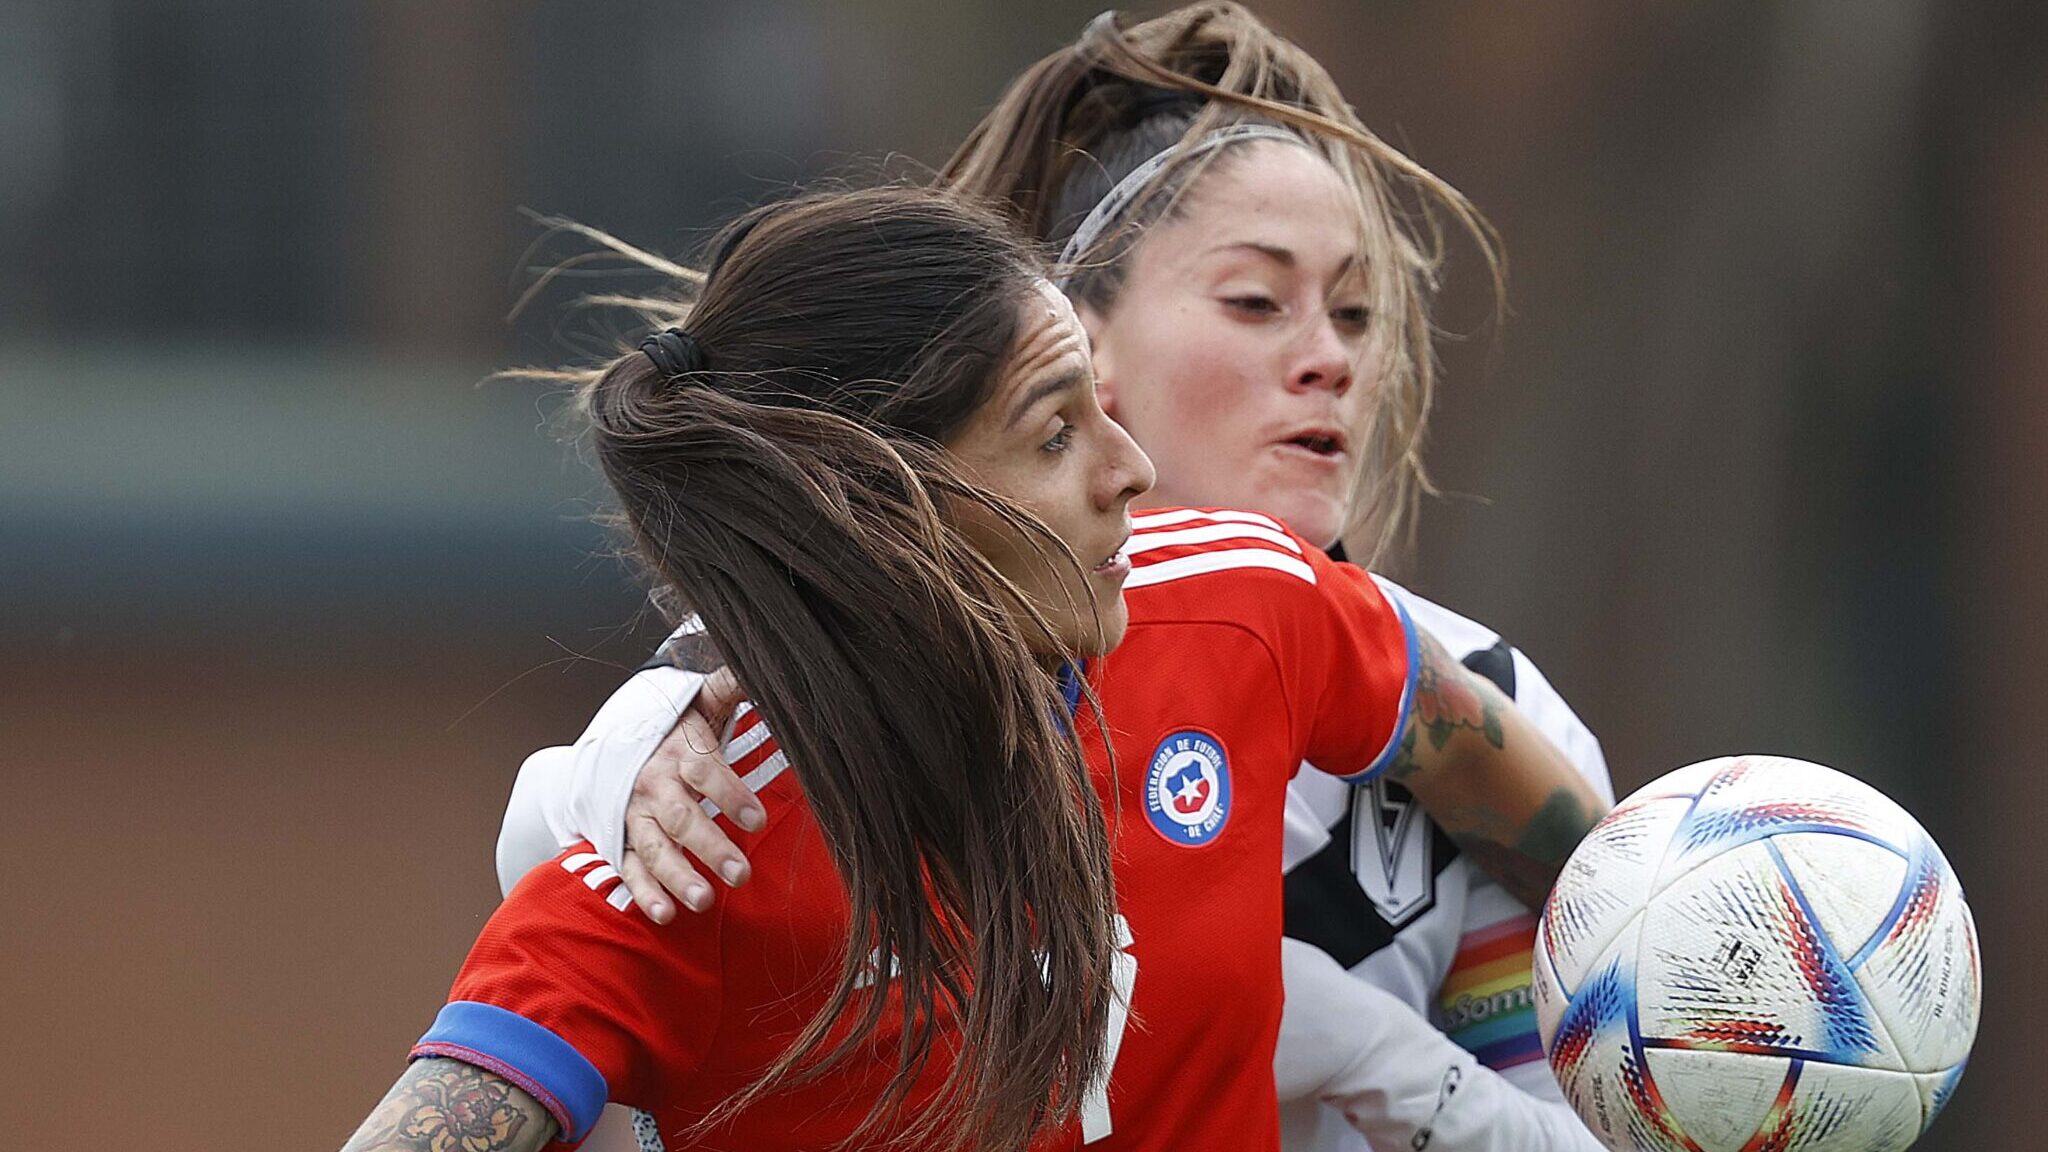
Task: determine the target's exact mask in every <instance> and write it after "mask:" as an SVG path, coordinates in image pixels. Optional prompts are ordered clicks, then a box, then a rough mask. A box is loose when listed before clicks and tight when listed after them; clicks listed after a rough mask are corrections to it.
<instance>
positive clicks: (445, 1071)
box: [342, 1059, 555, 1152]
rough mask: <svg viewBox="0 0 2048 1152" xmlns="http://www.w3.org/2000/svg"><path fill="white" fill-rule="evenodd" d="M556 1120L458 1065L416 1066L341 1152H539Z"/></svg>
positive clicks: (487, 1076) (501, 1083)
mask: <svg viewBox="0 0 2048 1152" xmlns="http://www.w3.org/2000/svg"><path fill="white" fill-rule="evenodd" d="M554 1135H555V1119H554V1117H552V1116H550V1115H548V1112H547V1109H545V1108H542V1107H541V1106H540V1104H539V1103H537V1102H536V1101H535V1100H534V1098H533V1097H531V1096H528V1095H527V1094H526V1093H525V1092H523V1091H521V1090H520V1089H519V1088H517V1087H516V1086H514V1085H513V1084H512V1083H511V1082H509V1081H507V1080H505V1079H503V1078H502V1077H499V1076H496V1075H493V1074H492V1073H490V1072H486V1071H484V1070H483V1069H481V1068H478V1067H476V1066H474V1065H471V1064H464V1063H462V1062H461V1061H459V1060H442V1059H427V1060H415V1061H413V1063H412V1065H411V1066H410V1067H408V1068H407V1069H406V1070H405V1075H403V1076H400V1077H399V1078H398V1083H396V1084H394V1085H392V1086H391V1091H390V1092H389V1093H388V1094H386V1095H385V1097H384V1100H383V1102H382V1103H380V1104H378V1105H377V1109H376V1111H374V1112H371V1113H370V1117H369V1119H367V1120H364V1121H363V1124H362V1127H360V1128H358V1129H356V1134H355V1135H354V1136H352V1137H350V1138H349V1142H348V1144H347V1145H345V1146H344V1147H343V1148H342V1152H538V1150H539V1149H540V1148H542V1147H544V1146H545V1145H546V1144H547V1142H548V1141H549V1140H552V1139H553V1138H554Z"/></svg>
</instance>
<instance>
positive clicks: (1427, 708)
mask: <svg viewBox="0 0 2048 1152" xmlns="http://www.w3.org/2000/svg"><path fill="white" fill-rule="evenodd" d="M1418 648H1419V650H1420V657H1421V659H1420V661H1419V664H1420V666H1419V667H1417V668H1416V670H1415V700H1414V709H1415V712H1414V717H1413V720H1412V722H1411V723H1410V724H1409V725H1408V731H1407V732H1406V733H1405V734H1404V735H1403V736H1402V738H1401V751H1400V752H1399V753H1398V754H1396V755H1395V757H1394V762H1393V764H1391V765H1389V766H1388V769H1387V772H1388V774H1389V775H1390V776H1392V777H1393V778H1394V779H1396V780H1400V779H1403V778H1405V777H1408V776H1412V775H1414V774H1415V772H1416V770H1417V769H1419V768H1421V766H1422V765H1421V763H1420V762H1419V761H1418V760H1417V759H1416V746H1417V744H1418V742H1419V741H1421V740H1424V739H1427V740H1428V741H1429V747H1430V750H1431V751H1435V752H1441V751H1443V748H1444V745H1446V744H1449V743H1450V742H1451V738H1452V737H1453V736H1456V735H1457V734H1458V733H1459V732H1461V731H1466V732H1476V733H1478V734H1479V735H1480V736H1481V737H1483V738H1484V739H1485V740H1486V742H1487V743H1488V744H1491V745H1493V746H1494V747H1495V748H1504V747H1506V746H1507V733H1506V732H1505V731H1504V730H1503V729H1502V727H1501V720H1500V717H1501V710H1502V709H1503V708H1506V707H1507V706H1508V705H1507V701H1505V700H1504V699H1502V698H1501V697H1500V693H1499V692H1498V691H1489V690H1488V687H1489V686H1487V685H1485V684H1484V682H1483V681H1480V680H1479V679H1478V677H1476V676H1474V675H1472V674H1471V673H1469V672H1467V671H1466V670H1465V667H1464V666H1463V665H1461V664H1459V663H1458V662H1457V661H1455V660H1453V659H1451V654H1450V653H1449V652H1446V651H1444V646H1443V645H1442V644H1439V643H1437V640H1436V637H1434V636H1431V635H1430V634H1429V633H1427V632H1424V633H1423V634H1422V636H1421V641H1420V643H1419V644H1418Z"/></svg>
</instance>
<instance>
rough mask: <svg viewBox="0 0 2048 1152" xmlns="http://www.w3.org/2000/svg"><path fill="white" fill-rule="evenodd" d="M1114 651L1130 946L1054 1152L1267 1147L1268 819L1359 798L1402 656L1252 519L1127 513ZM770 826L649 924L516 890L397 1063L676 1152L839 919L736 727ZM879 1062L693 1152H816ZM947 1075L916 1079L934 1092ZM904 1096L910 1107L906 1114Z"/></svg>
mask: <svg viewBox="0 0 2048 1152" xmlns="http://www.w3.org/2000/svg"><path fill="white" fill-rule="evenodd" d="M1134 527H1135V528H1136V534H1135V535H1134V536H1133V537H1132V539H1131V543H1130V545H1129V547H1128V552H1129V553H1130V556H1131V563H1132V566H1133V570H1132V573H1131V576H1130V579H1129V581H1128V582H1127V584H1126V589H1127V597H1126V599H1127V601H1128V603H1129V605H1130V614H1131V626H1130V631H1129V633H1128V634H1127V636H1126V639H1125V641H1124V643H1123V645H1122V646H1121V647H1119V648H1118V649H1117V650H1116V651H1115V652H1113V653H1111V654H1110V655H1109V656H1107V657H1105V658H1103V659H1102V660H1099V661H1096V662H1095V663H1094V665H1093V666H1092V667H1091V668H1090V669H1089V681H1090V684H1091V686H1092V687H1093V689H1094V691H1095V692H1096V694H1097V696H1098V698H1099V700H1100V701H1101V708H1102V715H1103V716H1104V717H1106V718H1107V724H1106V726H1107V728H1108V729H1109V731H1110V733H1111V735H1112V738H1113V741H1114V745H1115V757H1114V760H1113V762H1112V758H1111V757H1110V756H1109V754H1108V750H1107V749H1106V748H1105V747H1104V746H1103V742H1102V738H1101V736H1100V734H1099V729H1098V726H1097V725H1096V724H1095V722H1094V718H1093V717H1092V716H1091V715H1090V714H1088V713H1087V712H1086V711H1085V710H1084V711H1083V712H1082V714H1081V715H1080V716H1079V717H1077V721H1078V723H1077V727H1078V730H1079V731H1080V733H1081V736H1082V740H1083V744H1084V746H1085V748H1086V749H1087V753H1088V757H1089V762H1090V765H1091V768H1092V770H1093V772H1094V779H1095V783H1096V786H1097V788H1098V790H1099V791H1100V793H1101V795H1102V797H1103V802H1104V805H1105V808H1106V810H1107V812H1108V818H1109V821H1110V835H1111V840H1112V845H1113V860H1114V867H1115V869H1116V875H1117V891H1118V901H1119V906H1120V910H1121V912H1122V916H1123V919H1124V921H1125V923H1126V925H1127V927H1128V938H1127V942H1126V957H1127V958H1126V960H1125V962H1124V963H1123V964H1122V965H1121V966H1120V969H1119V972H1118V976H1119V985H1120V987H1121V991H1122V994H1121V995H1120V1000H1121V1002H1122V1003H1124V1004H1126V1005H1128V1009H1129V1011H1128V1013H1119V1014H1118V1015H1117V1017H1116V1019H1115V1021H1114V1025H1113V1031H1112V1036H1111V1044H1112V1045H1113V1048H1112V1052H1113V1054H1114V1058H1113V1064H1112V1070H1111V1076H1110V1081H1109V1084H1108V1086H1107V1090H1106V1092H1105V1091H1098V1092H1097V1093H1095V1094H1093V1095H1091V1097H1090V1098H1089V1100H1088V1101H1087V1104H1086V1106H1085V1107H1084V1109H1083V1113H1084V1114H1083V1117H1082V1121H1081V1124H1080V1125H1079V1126H1078V1130H1075V1131H1068V1132H1059V1133H1052V1134H1049V1136H1048V1138H1047V1139H1046V1140H1045V1141H1042V1142H1041V1143H1043V1144H1044V1145H1046V1146H1048V1147H1079V1146H1081V1145H1084V1144H1085V1145H1086V1147H1087V1149H1088V1150H1089V1152H1098V1150H1107V1149H1174V1150H1176V1152H1190V1150H1197V1152H1199V1150H1202V1149H1217V1150H1219V1152H1220V1150H1222V1149H1231V1150H1233V1152H1236V1150H1243V1149H1274V1148H1278V1146H1279V1124H1278V1117H1277V1105H1276V1101H1275V1096H1274V1087H1273V1067H1272V1057H1273V1044H1274V1040H1275V1037H1276V1036H1277V1034H1278V1030H1279V1021H1280V1006H1281V986H1280V944H1279V941H1280V934H1281V869H1280V846H1281V832H1282V813H1283V811H1284V809H1285V798H1286V787H1287V781H1288V780H1289V779H1290V778H1291V777H1292V775H1293V773H1294V772H1295V770H1296V768H1297V767H1298V766H1299V765H1300V764H1301V763H1302V762H1303V761H1304V760H1310V761H1313V762H1314V763H1315V764H1316V765H1318V766H1320V767H1321V768H1322V769H1323V770H1326V771H1332V772H1337V773H1341V774H1344V775H1346V776H1349V777H1353V778H1362V777H1365V776H1369V775H1371V774H1372V773H1374V772H1376V771H1378V770H1379V769H1380V768H1382V767H1384V765H1385V764H1386V762H1387V761H1388V760H1390V759H1391V757H1392V754H1393V751H1394V748H1395V742H1396V740H1397V738H1398V735H1399V733H1400V730H1401V727H1402V724H1403V722H1404V721H1405V718H1406V715H1407V709H1408V706H1409V697H1410V696H1411V695H1412V693H1413V683H1414V674H1413V667H1414V663H1415V659H1414V637H1413V632H1412V629H1411V628H1410V627H1409V626H1408V624H1407V622H1406V620H1405V618H1404V617H1403V616H1402V615H1401V613H1400V610H1399V609H1398V608H1397V607H1396V606H1395V605H1394V604H1393V603H1392V602H1391V601H1390V600H1389V599H1388V598H1387V597H1385V596H1383V595H1381V594H1380V592H1379V589H1378V587H1377V586H1376V585H1375V584H1374V583H1373V581H1372V578H1371V577H1370V576H1368V575H1366V574H1365V573H1363V572H1362V571H1360V570H1358V569H1356V568H1352V567H1350V566H1348V565H1340V564H1337V563H1334V562H1332V561H1330V560H1329V559H1327V558H1326V557H1324V556H1323V555H1322V553H1320V552H1319V551H1317V550H1316V549H1314V548H1312V547H1309V546H1307V545H1305V544H1304V543H1303V542H1302V541H1300V540H1299V539H1297V538H1296V537H1294V536H1292V535H1291V534H1290V533H1288V532H1286V531H1285V530H1284V529H1282V528H1281V527H1280V526H1279V525H1278V524H1276V523H1275V522H1273V521H1272V520H1269V519H1267V518H1266V517H1263V516H1258V515H1255V514H1251V513H1240V512H1198V511H1192V510H1181V511H1171V512H1157V513H1150V514H1147V515H1142V516H1139V517H1137V518H1136V519H1135V521H1134ZM728 756H729V757H731V758H733V760H734V763H735V767H736V768H738V769H739V770H740V771H741V772H742V775H743V778H745V779H746V780H747V782H748V783H749V784H750V785H751V786H753V787H754V788H755V789H756V790H757V791H759V792H760V793H761V795H762V798H763V800H764V802H765V806H766V807H767V809H768V811H769V813H770V818H769V823H768V826H767V827H766V828H765V829H763V830H762V831H761V832H758V833H752V834H746V833H738V834H736V836H735V838H736V841H737V842H738V844H739V846H740V848H741V849H742V850H743V851H745V852H746V853H747V854H748V856H749V857H750V858H751V859H752V860H753V862H754V872H755V878H754V880H753V881H752V882H751V883H749V884H747V885H746V886H744V887H742V888H739V889H735V890H733V891H731V892H727V893H724V894H723V895H722V896H721V898H720V900H719V903H718V905H717V907H716V909H715V910H714V911H713V912H711V913H709V914H706V915H703V916H691V915H685V916H680V917H678V918H677V919H676V921H675V922H674V923H672V924H669V925H665V926H657V925H654V924H652V923H650V922H648V921H647V920H646V919H645V918H644V917H642V916H640V915H638V914H637V913H635V912H631V911H628V910H627V909H628V907H629V903H628V900H627V898H626V893H625V891H624V889H623V887H621V886H620V883H619V881H618V878H617V876H616V874H615V873H613V872H612V870H611V869H610V868H608V867H606V866H604V865H603V864H602V863H601V862H600V861H599V860H598V859H597V857H596V856H594V855H592V854H590V853H589V852H588V850H587V849H572V850H571V851H570V852H568V853H565V854H564V855H563V856H562V857H560V858H558V860H557V861H556V862H555V863H554V864H551V865H546V866H543V867H541V868H537V869H535V870H534V871H533V872H532V873H531V874H529V875H528V876H527V878H526V879H525V880H524V881H522V882H521V883H520V885H519V887H518V888H517V889H516V890H514V892H513V893H512V895H511V896H510V897H509V898H508V899H507V900H506V902H505V904H504V905H503V906H501V907H500V909H499V910H498V912H497V914H496V915H494V916H493V917H492V919H491V922H490V923H489V924H488V925H487V926H486V927H485V929H484V933H483V935H482V937H481V938H480V939H479V940H478V942H477V944H476V946H475V948H474V949H473V950H472V951H471V953H470V957H469V960H468V962H467V964H465V966H464V968H463V971H462V974H461V975H460V976H459V977H458V978H457V980H456V984H455V988H454V991H453V993H452V994H451V997H450V1003H449V1004H448V1006H447V1007H446V1008H444V1009H443V1010H442V1012H441V1015H440V1017H439V1018H438V1019H437V1020H436V1021H435V1024H434V1027H433V1029H432V1030H431V1031H430V1032H428V1034H427V1035H426V1037H424V1038H423V1039H422V1040H421V1041H420V1043H419V1044H418V1045H417V1046H416V1047H415V1048H414V1050H413V1052H414V1055H415V1056H425V1055H435V1056H449V1057H453V1058H455V1059H459V1060H464V1061H467V1062H469V1063H471V1064H475V1065H478V1066H480V1067H484V1068H487V1069H490V1070H492V1071H494V1072H497V1073H498V1074H500V1075H502V1076H505V1077H506V1078H507V1079H509V1080H511V1081H512V1082H513V1083H516V1084H518V1085H520V1086H521V1087H522V1088H523V1089H525V1090H526V1091H527V1092H528V1093H529V1094H531V1095H533V1096H534V1097H535V1098H536V1099H537V1100H539V1101H540V1102H541V1103H542V1104H543V1105H545V1106H546V1107H547V1108H548V1110H549V1111H550V1112H551V1113H552V1114H553V1115H554V1117H555V1119H556V1121H557V1122H558V1123H559V1124H560V1125H561V1127H562V1130H563V1132H564V1133H565V1135H566V1138H567V1139H568V1140H570V1141H572V1142H573V1141H574V1140H578V1139H580V1138H581V1137H582V1136H583V1134H584V1133H585V1132H587V1131H588V1129H589V1127H590V1125H591V1124H593V1123H594V1122H595V1121H596V1118H597V1115H598V1112H599V1110H600V1108H601V1107H602V1105H603V1104H604V1103H605V1102H606V1101H607V1100H610V1101H613V1102H617V1103H622V1104H630V1105H633V1106H635V1107H638V1108H641V1109H644V1110H646V1111H649V1112H651V1113H653V1115H654V1118H655V1120H656V1122H657V1124H658V1126H659V1127H660V1129H661V1131H662V1132H663V1133H665V1134H667V1135H668V1137H669V1139H670V1147H672V1148H674V1147H677V1146H678V1144H677V1143H676V1142H675V1139H674V1138H675V1136H676V1134H678V1133H681V1132H683V1131H685V1130H686V1129H688V1128H689V1127H690V1126H691V1125H692V1124H693V1123H694V1122H695V1121H696V1120H697V1119H699V1118H700V1117H702V1116H703V1115H705V1114H706V1113H707V1112H709V1111H710V1110H711V1109H712V1108H713V1107H715V1106H716V1105H717V1103H718V1102H719V1101H720V1100H722V1099H724V1098H726V1097H727V1096H728V1095H730V1094H731V1093H732V1092H734V1091H736V1090H738V1089H740V1088H742V1087H744V1086H746V1085H747V1084H748V1083H750V1082H751V1080H752V1079H753V1077H754V1076H755V1075H756V1074H757V1073H758V1071H759V1070H760V1069H762V1068H763V1067H765V1066H766V1065H767V1064H768V1063H769V1062H770V1061H771V1060H772V1059H773V1058H774V1057H775V1056H776V1055H777V1054H779V1053H780V1052H781V1051H783V1050H784V1049H785V1048H786V1047H787V1045H788V1044H789V1042H790V1041H791V1040H792V1039H793V1038H794V1036H795V1034H796V1032H797V1031H798V1030H799V1029H800V1028H801V1027H802V1026H803V1025H804V1024H805V1023H806V1022H807V1021H808V1020H809V1019H810V1018H811V1016H812V1015H813V1014H814V1013H815V1012H816V1010H817V1009H818V1008H819V1007H821V1006H822V1004H823V1003H824V998H825V996H826V994H827V993H828V992H829V991H830V989H831V986H832V980H831V978H832V976H833V974H834V973H835V972H836V971H837V968H838V964H839V958H840V951H841V948H842V946H843V944H844V941H845V939H846V928H847V923H846V916H847V912H846V909H847V903H846V898H845V894H844V892H843V891H842V889H841V887H840V884H839V878H838V874H837V872H836V871H835V870H834V869H833V866H832V862H831V859H830V857H829V856H828V855H827V853H826V851H825V846H824V842H823V840H822V838H821V837H820V835H819V833H818V828H817V825H816V823H815V821H814V820H813V819H812V817H811V815H810V813H809V809H808V807H807V806H806V804H805V803H804V798H803V793H802V789H801V788H800V787H799V786H798V784H797V780H796V774H795V773H791V772H786V771H784V770H783V769H784V767H785V764H784V758H783V756H782V755H781V754H780V753H779V752H777V751H775V748H774V745H773V743H772V742H769V741H768V740H767V733H766V731H765V728H764V727H762V726H761V725H760V724H759V716H758V714H757V713H754V712H752V711H751V710H746V711H744V712H743V713H742V714H741V715H740V716H739V717H738V718H737V719H736V721H735V727H734V736H733V741H732V743H731V744H729V745H728ZM895 1039H896V1033H895V1031H894V1030H893V1029H892V1028H890V1027H884V1028H882V1029H880V1030H878V1032H877V1034H876V1036H875V1037H874V1038H873V1039H872V1040H871V1042H870V1052H871V1053H872V1059H870V1060H864V1061H856V1062H853V1063H851V1064H848V1065H842V1066H841V1067H840V1068H838V1069H835V1070H834V1071H833V1072H832V1073H830V1074H829V1075H828V1076H827V1077H825V1078H824V1079H822V1080H820V1081H817V1082H814V1083H812V1084H810V1085H808V1086H806V1087H803V1088H800V1089H795V1090H792V1091H789V1092H785V1093H779V1094H777V1095H775V1096H773V1097H771V1098H769V1099H768V1100H766V1101H764V1102H762V1103H761V1104H760V1105H759V1106H758V1107H756V1108H754V1109H752V1110H750V1111H749V1112H748V1113H746V1114H745V1115H743V1116H741V1117H739V1118H738V1119H737V1120H736V1121H735V1122H734V1123H733V1124H732V1125H731V1126H729V1127H727V1128H722V1129H720V1130H718V1131H717V1132H715V1133H712V1134H711V1135H710V1136H709V1137H708V1138H707V1139H706V1140H705V1141H704V1142H703V1143H702V1144H701V1145H700V1146H701V1147H706V1148H727V1147H729V1148H734V1149H742V1148H743V1149H747V1150H749V1152H765V1150H771V1149H798V1148H822V1147H828V1146H831V1145H833V1144H834V1143H836V1142H837V1141H838V1140H839V1139H841V1138H843V1137H844V1136H845V1135H846V1134H847V1133H848V1132H849V1131H851V1130H852V1128H853V1126H854V1125H855V1124H857V1123H858V1122H859V1120H860V1119H861V1118H862V1117H863V1116H864V1115H865V1114H866V1112H867V1108H868V1105H869V1104H870V1103H871V1102H872V1100H873V1099H874V1098H875V1094H876V1092H877V1091H878V1090H879V1088H880V1086H881V1085H882V1084H883V1083H884V1082H885V1080H886V1079H887V1076H888V1073H889V1072H890V1071H891V1070H892V1069H893V1068H894V1065H895V1054H894V1043H895ZM942 1076H943V1069H937V1068H935V1069H933V1070H931V1072H930V1073H928V1075H927V1076H926V1078H925V1080H924V1081H923V1086H924V1088H925V1090H929V1088H931V1087H934V1086H936V1084H937V1083H938V1081H939V1079H940V1078H941V1077H942ZM916 1103H917V1099H916V1097H914V1098H913V1100H912V1103H911V1107H912V1108H915V1107H916Z"/></svg>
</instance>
